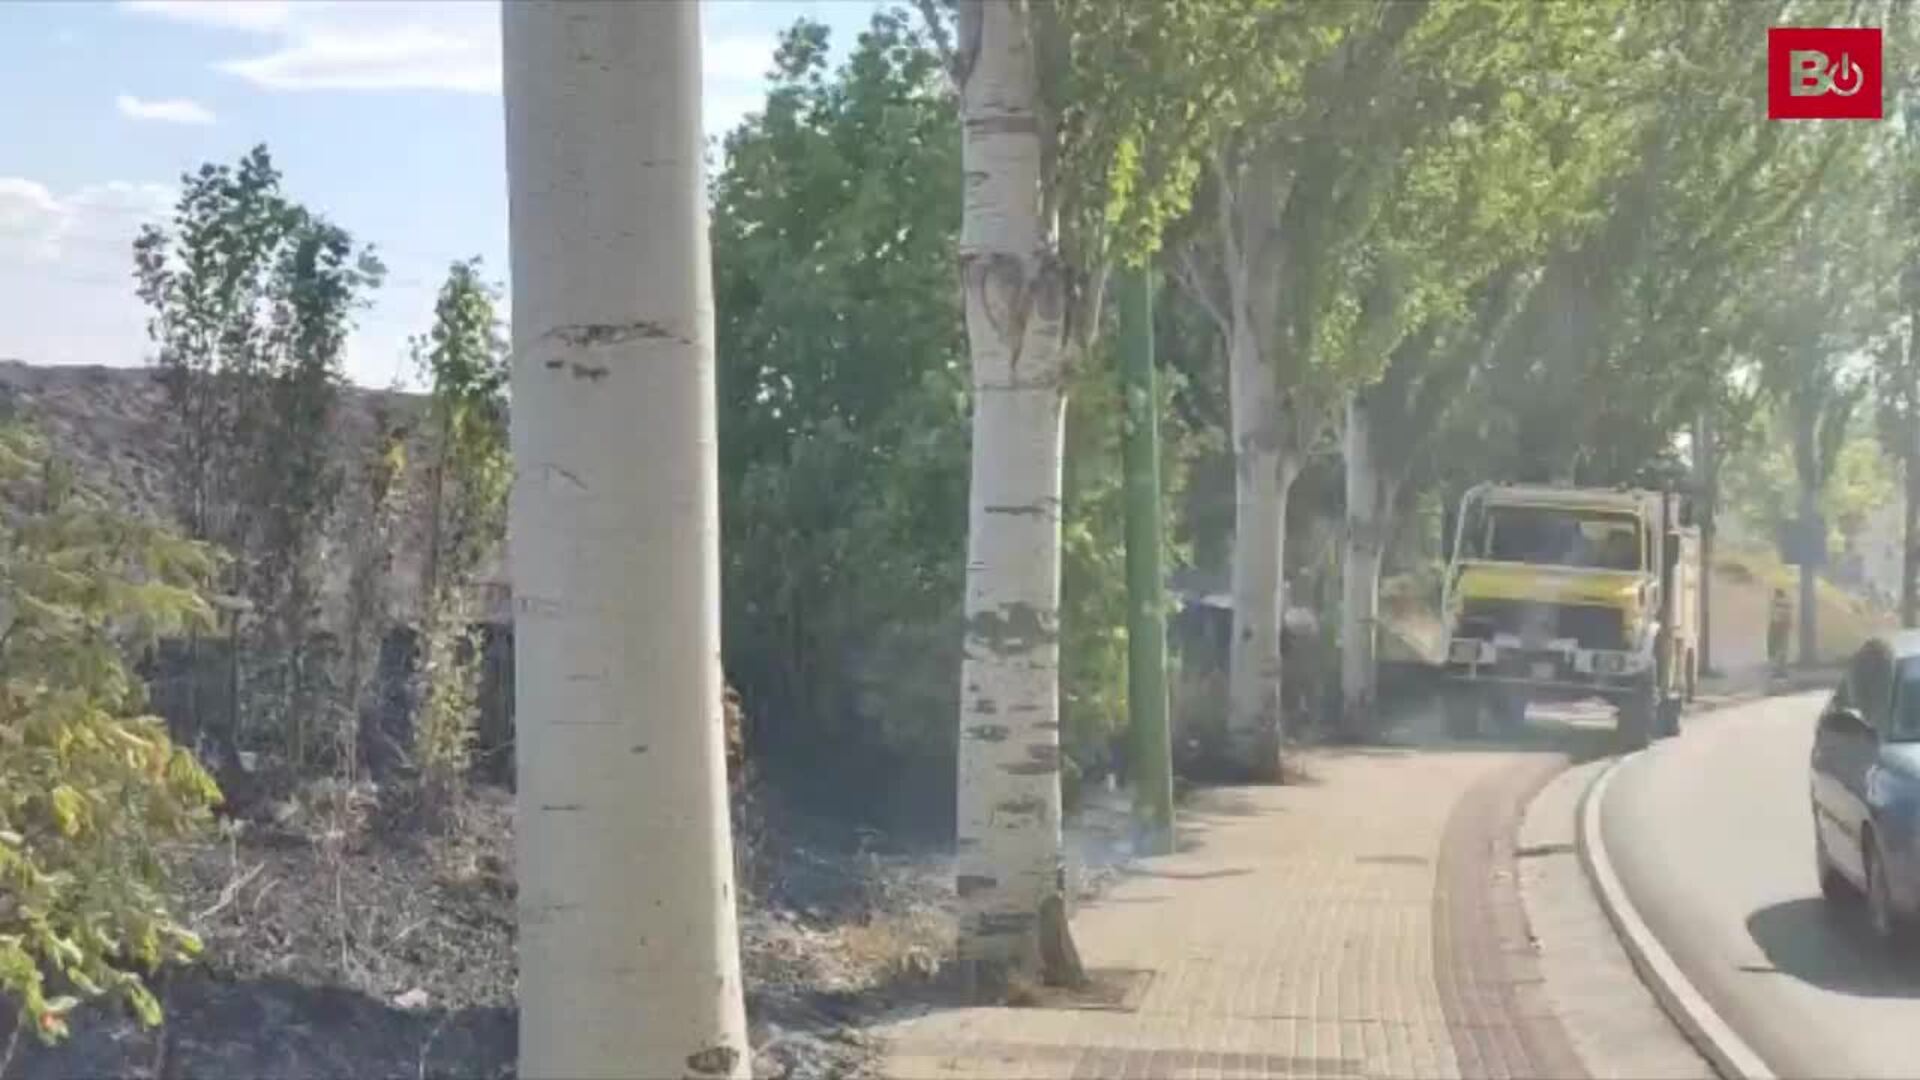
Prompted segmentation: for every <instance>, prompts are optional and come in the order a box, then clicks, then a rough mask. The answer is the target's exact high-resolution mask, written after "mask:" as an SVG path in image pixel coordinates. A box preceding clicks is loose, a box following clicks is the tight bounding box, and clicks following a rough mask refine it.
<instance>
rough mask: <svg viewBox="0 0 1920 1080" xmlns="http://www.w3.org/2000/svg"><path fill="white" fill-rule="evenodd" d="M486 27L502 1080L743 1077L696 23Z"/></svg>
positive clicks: (539, 7)
mask: <svg viewBox="0 0 1920 1080" xmlns="http://www.w3.org/2000/svg"><path fill="white" fill-rule="evenodd" d="M502 7H503V12H502V22H503V47H504V57H505V68H506V81H505V103H506V134H507V160H508V177H509V193H510V209H511V238H512V267H513V344H514V349H513V416H512V434H513V455H514V464H515V484H514V488H513V494H512V501H511V511H510V539H511V556H512V574H513V583H514V590H515V600H514V629H515V653H516V656H515V668H516V671H515V678H516V686H517V691H516V695H517V696H516V715H517V717H518V724H519V742H518V750H517V758H518V776H519V796H518V801H517V817H516V830H515V831H516V834H517V878H518V882H519V901H518V904H519V954H520V989H519V997H520V1051H519V1052H520V1067H519V1074H520V1076H522V1077H524V1078H527V1080H559V1078H566V1080H586V1078H600V1077H605V1078H610V1080H611V1078H615V1077H634V1076H694V1077H720V1076H727V1077H745V1076H747V1075H748V1070H749V1048H748V1044H747V1037H746V1022H745V1016H744V1010H743V1009H742V999H741V983H740V964H739V944H738V937H737V932H736V921H735V920H736V916H735V897H734V891H733V870H732V867H733V856H732V841H731V837H730V835H729V831H728V821H727V801H726V776H725V750H724V745H723V734H722V718H721V671H720V635H719V539H718V538H719V527H718V524H719V523H718V498H717V491H718V480H717V463H716V459H715V418H714V409H715V404H714V366H713V365H714V362H713V302H712V292H711V289H712V286H711V274H710V270H709V265H708V250H707V233H706V193H705V185H704V177H703V175H702V174H703V162H702V151H703V143H704V139H703V132H702V128H701V110H700V18H699V9H698V8H697V7H696V6H695V5H694V4H693V3H691V2H664V0H656V2H650V3H551V2H538V3H535V2H515V3H510V4H505V5H502Z"/></svg>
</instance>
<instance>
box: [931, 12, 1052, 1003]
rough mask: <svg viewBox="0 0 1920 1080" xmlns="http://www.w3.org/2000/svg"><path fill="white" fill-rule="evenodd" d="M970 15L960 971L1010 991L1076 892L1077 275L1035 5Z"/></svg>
mask: <svg viewBox="0 0 1920 1080" xmlns="http://www.w3.org/2000/svg"><path fill="white" fill-rule="evenodd" d="M959 15H960V23H959V30H960V33H959V42H960V44H959V51H958V53H957V55H956V58H955V77H956V81H957V83H958V86H959V90H960V113H961V120H962V142H961V155H962V168H963V169H964V170H965V171H966V175H967V178H968V183H967V196H966V204H965V207H964V210H963V216H962V219H961V227H960V244H959V254H960V270H961V280H962V286H963V289H964V296H965V304H966V325H967V344H968V349H969V352H970V354H971V360H972V370H973V450H972V482H971V489H970V496H969V503H970V506H969V513H968V535H967V589H966V619H967V626H966V639H965V651H964V656H963V659H962V663H961V675H960V677H961V687H962V694H961V703H960V717H959V721H960V735H959V763H958V767H959V792H958V794H959V805H958V821H957V823H958V837H957V848H958V854H959V859H958V874H957V880H956V887H957V891H958V893H959V898H960V940H959V953H960V961H961V965H962V969H963V972H964V973H965V975H966V977H967V978H968V980H969V981H970V982H971V983H972V985H973V987H974V990H975V993H976V994H977V995H979V996H981V997H990V996H993V995H995V994H997V993H1000V992H1001V991H1002V989H1003V988H1004V987H1005V985H1006V984H1007V983H1008V982H1009V981H1010V980H1014V979H1028V980H1031V979H1033V978H1034V977H1036V976H1040V977H1045V976H1046V975H1048V974H1052V975H1054V976H1055V977H1056V978H1060V977H1063V975H1070V973H1061V972H1051V973H1049V972H1043V971H1042V970H1041V949H1040V945H1041V936H1040V930H1041V913H1042V910H1043V908H1044V907H1045V906H1046V904H1047V903H1048V901H1049V900H1050V899H1055V898H1057V897H1058V896H1059V894H1061V893H1063V892H1064V889H1065V881H1064V877H1065V868H1064V861H1063V857H1062V849H1061V836H1060V722H1059V715H1060V714H1059V708H1060V706H1059V693H1058V691H1059V611H1060V495H1061V472H1062V465H1063V451H1064V446H1063V436H1064V434H1065V419H1066V415H1065V405H1066V398H1065V373H1066V361H1067V319H1066V309H1067V303H1068V289H1067V285H1068V282H1067V275H1066V273H1065V267H1064V266H1063V265H1062V264H1061V261H1060V257H1059V253H1058V250H1057V248H1056V246H1055V238H1054V232H1055V228H1054V222H1052V221H1051V220H1049V211H1048V208H1047V207H1048V204H1047V200H1046V183H1045V181H1046V177H1045V173H1044V163H1043V156H1044V155H1043V150H1044V147H1043V145H1042V138H1041V131H1042V129H1043V127H1044V125H1043V123H1042V117H1041V115H1040V112H1039V110H1040V108H1041V101H1040V97H1039V79H1038V67H1037V64H1038V61H1039V57H1038V56H1037V55H1036V49H1035V48H1034V42H1033V38H1032V36H1031V27H1030V25H1029V23H1028V15H1027V11H1026V9H1025V8H1024V7H1023V6H1018V5H1015V4H1013V3H1009V2H1005V0H968V2H966V3H963V4H962V5H961V6H960V12H959ZM1054 929H1056V930H1060V929H1064V928H1063V927H1056V928H1054ZM1054 951H1055V952H1064V951H1066V950H1054Z"/></svg>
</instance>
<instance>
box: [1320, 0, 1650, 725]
mask: <svg viewBox="0 0 1920 1080" xmlns="http://www.w3.org/2000/svg"><path fill="white" fill-rule="evenodd" d="M1624 15H1625V10H1624V5H1622V4H1599V3H1596V4H1587V5H1581V6H1578V7H1569V6H1555V5H1537V6H1534V7H1532V8H1531V9H1530V10H1527V11H1526V12H1525V13H1524V16H1523V17H1522V18H1519V19H1515V20H1501V21H1492V20H1490V21H1487V22H1485V23H1483V24H1482V25H1480V26H1478V27H1475V28H1473V29H1472V30H1471V31H1469V32H1467V33H1465V34H1464V35H1463V36H1462V37H1461V38H1459V39H1457V40H1456V41H1455V44H1454V46H1453V48H1452V50H1451V51H1452V52H1454V53H1466V54H1484V55H1488V56H1491V57H1495V58H1498V59H1494V60H1489V61H1485V62H1481V63H1478V64H1472V65H1463V64H1461V63H1460V62H1459V61H1457V60H1456V59H1454V58H1452V57H1436V59H1439V60H1440V61H1441V62H1442V63H1444V64H1446V65H1447V68H1446V69H1445V71H1444V72H1443V73H1440V74H1438V75H1436V76H1430V77H1428V78H1427V79H1426V80H1424V82H1425V86H1426V88H1425V89H1424V90H1423V91H1422V94H1423V96H1431V97H1434V98H1436V99H1438V100H1437V101H1435V102H1434V103H1432V104H1431V105H1430V106H1429V108H1430V109H1431V110H1432V112H1431V113H1429V114H1428V117H1430V118H1423V119H1426V121H1427V123H1429V124H1430V125H1431V126H1432V128H1433V129H1434V130H1433V131H1431V132H1424V133H1423V132H1415V133H1413V134H1412V136H1411V137H1410V140H1409V142H1408V143H1407V147H1408V154H1409V159H1408V161H1407V163H1406V165H1405V166H1404V172H1403V174H1402V176H1401V178H1400V180H1399V181H1398V182H1397V183H1396V185H1395V187H1394V190H1393V191H1392V193H1391V195H1390V197H1389V199H1388V200H1387V202H1388V205H1387V207H1386V209H1385V210H1384V212H1383V213H1381V215H1380V216H1379V218H1378V219H1377V222H1376V224H1375V225H1374V226H1373V235H1371V236H1370V237H1368V238H1367V240H1366V241H1365V250H1366V252H1367V259H1366V263H1367V264H1369V265H1371V267H1373V269H1372V270H1371V271H1370V272H1371V275H1372V282H1371V284H1370V286H1369V292H1368V294H1367V296H1366V301H1365V306H1364V307H1363V309H1362V310H1363V311H1367V310H1369V309H1370V310H1371V312H1372V314H1371V316H1370V321H1371V322H1373V323H1374V325H1375V326H1376V327H1377V331H1376V332H1375V333H1374V334H1372V335H1368V336H1361V337H1358V338H1356V339H1353V340H1352V342H1351V345H1350V348H1357V349H1359V350H1362V351H1361V352H1359V353H1358V354H1356V355H1353V356H1351V357H1348V358H1345V359H1344V360H1343V361H1342V362H1341V364H1340V366H1341V367H1343V368H1346V369H1349V370H1355V371H1362V372H1364V371H1370V370H1378V371H1379V372H1380V374H1379V375H1378V377H1377V378H1374V379H1373V380H1372V381H1366V382H1362V383H1360V384H1359V385H1357V386H1356V388H1355V389H1354V390H1353V392H1352V393H1351V394H1350V395H1349V397H1348V399H1347V403H1346V409H1345V412H1346V415H1345V421H1346V422H1345V425H1344V431H1343V440H1342V449H1343V457H1344V459H1345V466H1346V507H1345V514H1346V527H1345V530H1344V535H1343V537H1342V544H1343V549H1344V550H1343V552H1342V559H1341V604H1340V619H1341V627H1340V642H1341V649H1340V658H1341V671H1340V676H1341V677H1340V683H1341V705H1342V707H1341V713H1340V725H1341V727H1342V729H1343V730H1344V731H1345V732H1346V733H1347V734H1349V735H1362V734H1365V733H1367V732H1369V731H1371V730H1372V729H1373V727H1374V724H1375V717H1374V716H1373V709H1374V692H1375V675H1376V673H1375V666H1376V655H1375V650H1376V646H1377V632H1376V622H1377V619H1378V613H1379V584H1380V572H1381V563H1382V560H1383V557H1384V554H1385V550H1386V544H1387V538H1388V536H1389V533H1390V530H1391V529H1392V526H1393V519H1394V509H1395V506H1396V504H1397V503H1398V500H1399V497H1400V492H1401V490H1402V488H1403V486H1404V484H1405V483H1406V480H1407V477H1408V474H1409V473H1410V471H1411V469H1412V466H1413V461H1414V456H1415V454H1416V453H1418V452H1419V450H1420V449H1421V447H1422V446H1423V445H1424V444H1425V443H1426V441H1427V440H1428V439H1429V437H1430V436H1431V435H1432V434H1433V432H1434V431H1435V429H1436V428H1437V427H1438V425H1439V424H1440V422H1441V420H1442V418H1443V417H1444V416H1445V415H1446V413H1447V412H1448V410H1449V409H1450V408H1451V407H1452V406H1453V404H1454V399H1455V398H1456V397H1457V396H1458V394H1459V392H1460V391H1461V390H1462V389H1463V388H1464V387H1465V386H1466V384H1467V383H1468V382H1469V381H1470V380H1471V379H1472V378H1473V376H1474V375H1475V373H1476V372H1477V371H1478V370H1479V369H1481V368H1483V367H1484V365H1485V362H1486V358H1487V357H1488V356H1489V355H1490V353H1491V347H1492V343H1493V342H1494V341H1496V340H1497V339H1498V337H1499V335H1500V334H1501V333H1503V332H1504V330H1505V328H1506V327H1507V326H1508V325H1510V322H1511V319H1512V317H1513V315H1514V313H1515V312H1516V310H1517V309H1518V306H1519V301H1520V300H1521V299H1522V298H1524V297H1525V296H1526V295H1527V291H1528V289H1529V288H1530V286H1531V285H1532V282H1533V280H1534V278H1535V276H1536V272H1537V267H1538V265H1539V262H1540V260H1541V258H1542V257H1543V254H1544V252H1545V250H1546V249H1547V247H1548V246H1549V245H1550V244H1551V243H1553V242H1554V240H1555V239H1556V238H1557V237H1560V236H1562V235H1565V234H1568V233H1572V232H1575V231H1577V230H1579V229H1582V228H1584V227H1586V226H1587V225H1588V224H1589V223H1590V222H1591V221H1592V220H1593V219H1594V218H1595V217H1596V216H1597V211H1598V207H1597V200H1598V196H1599V194H1600V191H1601V189H1602V184H1603V183H1604V181H1605V180H1606V179H1607V178H1608V177H1609V176H1610V175H1612V174H1613V173H1615V172H1617V171H1618V170H1619V169H1620V168H1621V167H1622V165H1623V164H1624V162H1625V161H1626V152H1625V146H1624V144H1625V139H1624V138H1623V136H1624V135H1626V134H1627V133H1628V132H1630V131H1631V129H1632V126H1633V124H1634V122H1635V119H1634V117H1635V113H1634V112H1633V111H1631V110H1627V109H1622V108H1621V107H1620V105H1621V103H1622V101H1623V100H1625V99H1626V97H1627V91H1628V90H1630V88H1631V86H1632V83H1633V75H1634V72H1633V69H1632V67H1631V63H1630V62H1629V61H1628V54H1629V53H1630V51H1631V49H1632V47H1633V45H1634V44H1635V43H1636V40H1637V38H1636V36H1633V35H1628V34H1624V33H1621V32H1620V31H1621V29H1622V21H1623V16H1624ZM1496 43H1498V44H1501V45H1505V46H1508V47H1509V48H1507V49H1502V48H1498V47H1496ZM1410 59H1412V58H1410ZM1374 350H1384V352H1385V361H1384V364H1382V363H1381V361H1380V359H1379V358H1378V355H1376V354H1375V353H1374Z"/></svg>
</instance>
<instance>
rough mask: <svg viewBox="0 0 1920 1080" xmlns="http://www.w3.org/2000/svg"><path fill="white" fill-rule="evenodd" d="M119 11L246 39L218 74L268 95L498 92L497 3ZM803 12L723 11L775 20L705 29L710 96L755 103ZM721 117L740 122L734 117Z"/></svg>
mask: <svg viewBox="0 0 1920 1080" xmlns="http://www.w3.org/2000/svg"><path fill="white" fill-rule="evenodd" d="M121 6H122V8H123V9H125V10H127V11H129V12H135V13H139V14H144V15H149V16H154V17H159V18H166V19H172V20H175V21H178V22H185V23H192V24H195V25H200V26H211V27H219V28H223V29H228V30H233V31H238V32H245V33H246V34H248V35H249V36H250V37H252V38H255V39H257V40H258V43H259V44H258V47H257V48H254V49H252V50H250V51H244V52H241V53H239V54H238V55H228V56H226V57H224V58H222V59H220V60H218V61H216V62H215V64H214V67H215V68H216V69H217V70H219V71H222V72H225V73H227V74H229V75H233V76H237V77H239V78H242V79H245V80H246V81H248V82H250V83H252V84H254V85H255V86H258V87H261V88H263V89H267V90H275V91H313V90H335V91H340V90H443V91H451V92H458V93H471V94H497V93H499V92H500V8H499V4H498V3H497V2H496V0H301V2H300V3H273V4H253V3H245V2H232V3H227V2H213V0H122V5H121ZM790 7H791V8H792V9H793V10H792V11H791V12H789V11H788V10H787V9H788V8H790ZM801 10H802V9H801V8H799V7H794V6H793V5H791V4H763V5H751V4H741V5H739V6H738V7H734V8H730V9H728V10H727V11H726V12H725V13H724V14H727V15H732V16H734V17H736V18H737V17H738V15H737V14H736V13H739V14H745V13H751V14H752V15H753V16H754V17H755V18H756V20H757V19H758V18H759V17H763V16H769V15H771V16H772V22H770V23H769V24H768V28H767V29H759V28H757V27H755V28H748V27H745V26H738V27H736V26H728V27H725V28H723V29H717V30H716V29H715V28H712V27H709V28H708V30H707V33H706V40H705V42H704V49H703V56H702V61H703V65H704V68H705V77H706V82H707V85H708V93H709V94H710V95H711V94H716V93H717V94H724V95H730V96H745V95H752V96H758V94H759V92H760V88H761V86H762V85H764V77H765V76H766V73H767V72H768V71H769V70H770V69H771V68H772V67H773V50H774V47H775V45H776V44H777V43H778V40H779V39H778V35H777V34H776V33H775V32H774V30H773V29H772V27H773V26H774V25H776V24H777V25H784V23H785V22H787V21H790V19H789V18H788V16H789V15H791V14H798V13H799V12H800V11H801ZM729 104H730V105H731V103H729ZM713 111H714V110H709V112H713ZM721 113H722V115H727V116H733V115H737V113H736V111H735V110H734V109H733V108H731V107H730V108H728V109H726V110H722V111H721Z"/></svg>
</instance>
